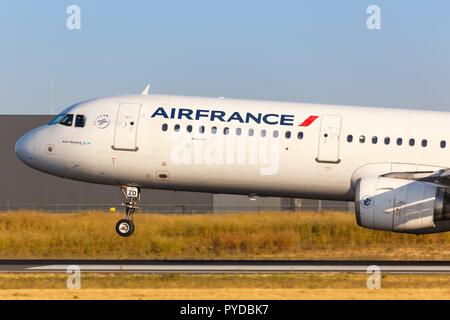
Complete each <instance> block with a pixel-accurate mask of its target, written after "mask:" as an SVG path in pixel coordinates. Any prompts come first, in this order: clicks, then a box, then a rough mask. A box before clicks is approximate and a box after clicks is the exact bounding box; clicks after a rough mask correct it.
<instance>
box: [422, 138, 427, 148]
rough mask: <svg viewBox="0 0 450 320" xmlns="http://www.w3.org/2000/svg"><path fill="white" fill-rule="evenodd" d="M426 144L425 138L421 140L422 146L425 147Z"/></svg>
mask: <svg viewBox="0 0 450 320" xmlns="http://www.w3.org/2000/svg"><path fill="white" fill-rule="evenodd" d="M427 145H428V141H427V140H426V139H423V140H422V147H424V148H425V147H426V146H427Z"/></svg>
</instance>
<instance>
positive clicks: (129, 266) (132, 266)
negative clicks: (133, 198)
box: [0, 260, 450, 274]
mask: <svg viewBox="0 0 450 320" xmlns="http://www.w3.org/2000/svg"><path fill="white" fill-rule="evenodd" d="M70 266H77V267H79V268H80V271H81V272H92V273H94V272H95V273H135V274H142V273H148V274H166V273H186V274H189V273H192V274H217V273H241V274H244V273H255V274H256V273H261V274H263V273H367V271H368V267H369V266H378V267H380V270H381V272H384V273H405V274H411V273H431V274H432V273H436V274H437V273H439V274H450V261H318V260H316V261H304V260H0V273H39V272H41V273H49V272H52V273H66V272H67V271H68V268H69V267H70Z"/></svg>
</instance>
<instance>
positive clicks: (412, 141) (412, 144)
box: [409, 139, 416, 147]
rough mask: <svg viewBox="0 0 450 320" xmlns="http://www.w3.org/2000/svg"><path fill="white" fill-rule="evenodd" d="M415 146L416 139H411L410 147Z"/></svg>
mask: <svg viewBox="0 0 450 320" xmlns="http://www.w3.org/2000/svg"><path fill="white" fill-rule="evenodd" d="M415 144H416V140H414V139H409V145H410V146H411V147H414V145H415Z"/></svg>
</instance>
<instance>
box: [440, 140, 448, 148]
mask: <svg viewBox="0 0 450 320" xmlns="http://www.w3.org/2000/svg"><path fill="white" fill-rule="evenodd" d="M446 146H447V142H446V141H445V140H442V141H441V148H442V149H444V148H445V147H446Z"/></svg>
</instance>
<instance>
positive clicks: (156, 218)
mask: <svg viewBox="0 0 450 320" xmlns="http://www.w3.org/2000/svg"><path fill="white" fill-rule="evenodd" d="M121 217H122V215H119V214H110V213H102V212H84V213H58V214H53V213H52V214H49V213H42V212H36V211H17V212H8V213H3V214H0V258H1V259H26V258H32V259H39V258H73V259H79V258H86V259H89V258H92V259H94V258H95V259H101V258H105V259H266V258H267V259H405V260H415V259H417V260H419V259H420V260H424V259H429V260H443V259H445V260H450V233H443V234H436V235H425V236H415V235H403V234H396V233H390V232H380V231H372V230H366V229H362V228H360V227H358V226H357V225H356V222H355V218H354V215H352V214H348V213H332V212H328V213H319V214H318V213H312V212H303V213H283V212H266V213H236V214H198V215H181V214H138V215H136V223H137V230H136V233H135V234H134V235H133V236H132V237H130V238H127V239H123V238H120V237H118V236H117V235H116V234H115V230H114V227H115V223H116V222H117V220H119V219H120V218H121Z"/></svg>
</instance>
